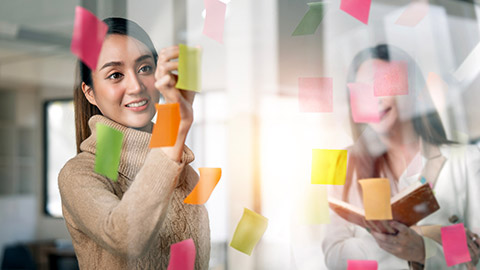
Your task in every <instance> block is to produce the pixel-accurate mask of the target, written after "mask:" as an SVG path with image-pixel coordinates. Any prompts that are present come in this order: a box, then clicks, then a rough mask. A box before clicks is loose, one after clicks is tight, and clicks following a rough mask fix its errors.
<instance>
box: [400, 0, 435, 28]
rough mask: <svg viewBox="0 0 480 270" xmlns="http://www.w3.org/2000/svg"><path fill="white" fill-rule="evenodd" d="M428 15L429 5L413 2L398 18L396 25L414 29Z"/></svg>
mask: <svg viewBox="0 0 480 270" xmlns="http://www.w3.org/2000/svg"><path fill="white" fill-rule="evenodd" d="M427 13H428V3H424V2H412V3H411V4H409V5H408V6H407V8H406V9H405V11H404V12H403V13H402V15H400V17H398V19H397V21H396V22H395V24H398V25H403V26H408V27H414V26H416V25H417V24H418V23H419V22H420V21H422V20H423V18H425V16H426V15H427Z"/></svg>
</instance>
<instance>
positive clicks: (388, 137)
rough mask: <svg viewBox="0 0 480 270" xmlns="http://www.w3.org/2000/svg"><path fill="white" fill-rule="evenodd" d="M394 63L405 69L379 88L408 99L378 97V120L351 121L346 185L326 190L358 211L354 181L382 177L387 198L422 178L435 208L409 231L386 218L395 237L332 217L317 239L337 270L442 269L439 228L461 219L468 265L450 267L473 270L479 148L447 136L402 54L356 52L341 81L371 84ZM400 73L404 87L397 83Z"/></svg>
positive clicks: (383, 48)
mask: <svg viewBox="0 0 480 270" xmlns="http://www.w3.org/2000/svg"><path fill="white" fill-rule="evenodd" d="M398 63H405V64H406V67H407V68H406V69H404V70H403V71H402V69H397V70H396V71H395V73H394V74H396V75H394V76H393V77H392V76H391V75H387V76H391V77H390V78H389V80H390V82H391V83H390V84H386V85H383V87H392V88H395V87H396V91H397V93H398V91H399V92H404V91H400V90H408V95H397V96H383V97H380V98H379V99H378V119H377V120H378V122H371V123H365V124H358V123H353V118H352V127H353V134H354V136H355V137H356V138H357V141H356V142H355V144H354V145H353V146H352V147H350V148H349V149H348V150H349V152H348V156H349V158H348V166H347V179H346V183H345V185H344V186H332V187H330V188H331V190H330V191H329V196H333V197H337V198H339V199H342V200H344V201H347V202H349V203H351V204H354V205H357V206H359V207H362V208H363V200H362V194H361V191H362V190H361V188H360V185H359V182H358V180H359V179H365V178H374V177H384V178H388V179H389V180H390V187H391V194H392V196H393V195H395V194H396V193H398V192H399V191H401V190H402V189H404V188H405V187H408V186H410V185H412V184H414V183H415V182H416V181H425V180H426V181H427V182H429V183H430V185H431V186H432V187H433V190H434V192H435V196H436V199H437V201H438V203H439V205H440V209H439V210H438V211H436V212H435V213H433V214H431V215H430V216H428V217H426V218H425V219H423V220H422V221H420V222H419V223H418V224H416V225H415V226H412V227H407V226H405V225H403V224H401V223H398V222H395V221H388V222H387V221H385V222H384V224H385V226H389V227H391V228H392V229H393V231H398V233H396V234H382V233H379V232H376V231H375V229H374V228H372V227H369V225H370V224H366V226H367V228H368V230H366V229H365V228H362V227H360V226H357V225H354V224H353V223H349V222H348V221H345V220H344V219H342V218H341V217H339V216H338V215H336V214H335V213H334V212H332V221H331V224H328V225H326V226H325V229H326V232H325V238H324V240H323V242H322V248H323V251H324V254H325V263H326V265H327V267H328V269H343V270H344V269H347V261H348V260H376V261H377V262H378V265H379V269H389V270H390V269H447V265H446V262H445V258H444V254H443V248H442V245H441V236H440V235H441V234H440V228H441V227H442V226H448V225H452V224H454V223H459V222H461V223H463V224H464V226H465V228H466V232H467V240H468V247H469V251H470V255H471V258H472V261H471V262H469V263H464V264H461V265H456V266H454V267H453V268H452V269H474V268H473V267H474V266H475V265H477V263H478V259H479V255H480V250H479V246H480V240H479V239H477V238H478V235H477V234H475V232H476V233H479V234H480V212H479V209H480V198H479V197H478V196H479V195H480V152H479V149H478V148H477V147H475V146H466V145H460V144H456V143H454V142H452V141H449V140H448V139H447V138H446V135H445V131H444V128H443V126H442V123H441V121H440V118H439V116H438V113H437V112H436V110H435V108H434V106H433V105H432V102H431V99H430V96H429V95H428V92H427V91H426V89H425V83H424V79H423V77H422V75H421V73H420V72H419V70H420V69H419V68H418V67H417V65H416V64H415V62H414V61H413V59H411V58H410V57H409V56H408V55H407V54H406V53H405V52H403V51H402V50H400V49H398V48H395V47H393V46H388V45H378V46H376V47H373V48H368V49H366V50H363V51H361V52H360V53H358V54H357V56H356V57H355V58H354V60H353V62H352V65H351V68H350V70H349V74H348V78H347V82H349V83H363V84H369V85H371V84H373V80H374V76H375V72H377V71H379V70H386V69H390V68H392V66H394V65H396V64H398ZM402 76H403V77H402ZM404 76H407V78H406V79H407V81H408V85H406V84H405V83H403V84H402V83H401V82H402V78H403V79H405V77H404ZM403 82H405V80H403ZM376 87H378V86H376ZM399 87H408V89H398V88H399ZM360 105H361V104H360ZM422 178H424V179H425V180H422Z"/></svg>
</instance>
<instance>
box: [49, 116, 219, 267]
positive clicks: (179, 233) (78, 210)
mask: <svg viewBox="0 0 480 270" xmlns="http://www.w3.org/2000/svg"><path fill="white" fill-rule="evenodd" d="M97 123H102V124H105V125H107V126H110V127H112V128H115V129H117V130H119V131H120V132H122V133H123V135H124V138H123V145H122V154H121V158H120V166H119V169H118V172H119V177H118V181H116V182H114V181H111V180H109V179H107V178H106V177H104V176H101V175H99V174H97V173H95V172H94V166H95V149H96V128H95V126H96V124H97ZM89 126H90V130H91V131H92V135H91V136H90V137H88V138H87V139H86V140H85V141H84V142H83V143H82V144H81V145H80V149H81V152H80V153H79V154H78V155H77V156H75V157H74V158H72V159H71V160H69V161H68V162H67V164H65V166H64V167H63V169H62V170H61V171H60V174H59V177H58V184H59V188H60V194H61V196H62V209H63V214H64V217H65V222H66V225H67V228H68V231H69V232H70V235H71V236H72V241H73V246H74V248H75V253H76V254H77V258H78V261H79V264H80V268H81V269H167V266H168V262H169V258H170V246H171V245H172V244H174V243H177V242H180V241H182V240H185V239H188V238H192V239H193V241H194V242H195V247H196V250H197V255H196V260H195V269H208V261H209V257H210V228H209V221H208V214H207V211H206V208H205V207H204V206H203V205H190V204H184V203H183V200H184V199H185V197H187V195H188V194H189V193H190V192H191V191H192V189H193V188H194V186H195V185H196V183H197V181H198V175H197V173H196V172H195V171H194V170H193V169H192V167H190V165H188V164H189V163H190V162H192V161H193V159H194V156H193V153H192V151H191V150H190V149H188V148H187V147H186V146H185V150H184V153H183V156H182V160H181V162H180V163H177V162H175V161H173V160H171V159H170V158H168V157H167V156H166V155H165V153H164V152H163V151H162V150H161V149H159V148H155V149H149V148H148V144H149V142H150V137H151V134H150V133H147V132H142V131H138V130H135V129H131V128H127V127H124V126H122V125H120V124H118V123H116V122H114V121H112V120H109V119H108V118H106V117H104V116H101V115H96V116H93V117H92V118H91V119H90V120H89Z"/></svg>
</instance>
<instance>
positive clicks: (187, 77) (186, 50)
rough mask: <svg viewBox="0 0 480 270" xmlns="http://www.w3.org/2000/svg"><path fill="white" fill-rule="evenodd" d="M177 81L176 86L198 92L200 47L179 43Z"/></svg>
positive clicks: (199, 86) (200, 60) (200, 63)
mask: <svg viewBox="0 0 480 270" xmlns="http://www.w3.org/2000/svg"><path fill="white" fill-rule="evenodd" d="M179 49H180V52H179V56H178V81H177V85H175V87H176V88H178V89H182V90H190V91H195V92H200V89H201V75H202V74H201V67H202V49H200V48H193V47H189V46H187V45H184V44H180V45H179Z"/></svg>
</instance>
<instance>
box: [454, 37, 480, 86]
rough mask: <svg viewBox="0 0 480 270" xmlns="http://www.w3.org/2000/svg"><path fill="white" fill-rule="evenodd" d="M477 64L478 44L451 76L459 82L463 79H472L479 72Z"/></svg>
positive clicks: (478, 58)
mask: <svg viewBox="0 0 480 270" xmlns="http://www.w3.org/2000/svg"><path fill="white" fill-rule="evenodd" d="M478 63H480V43H478V44H477V45H476V46H475V48H474V49H473V50H472V51H471V52H470V54H469V55H468V56H467V58H465V60H464V61H463V63H462V64H461V65H460V67H459V68H458V69H457V70H456V71H455V73H454V74H453V76H454V77H455V79H457V80H458V81H460V82H461V81H463V80H465V79H473V78H474V77H476V76H477V75H478V73H479V72H480V65H479V64H478Z"/></svg>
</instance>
